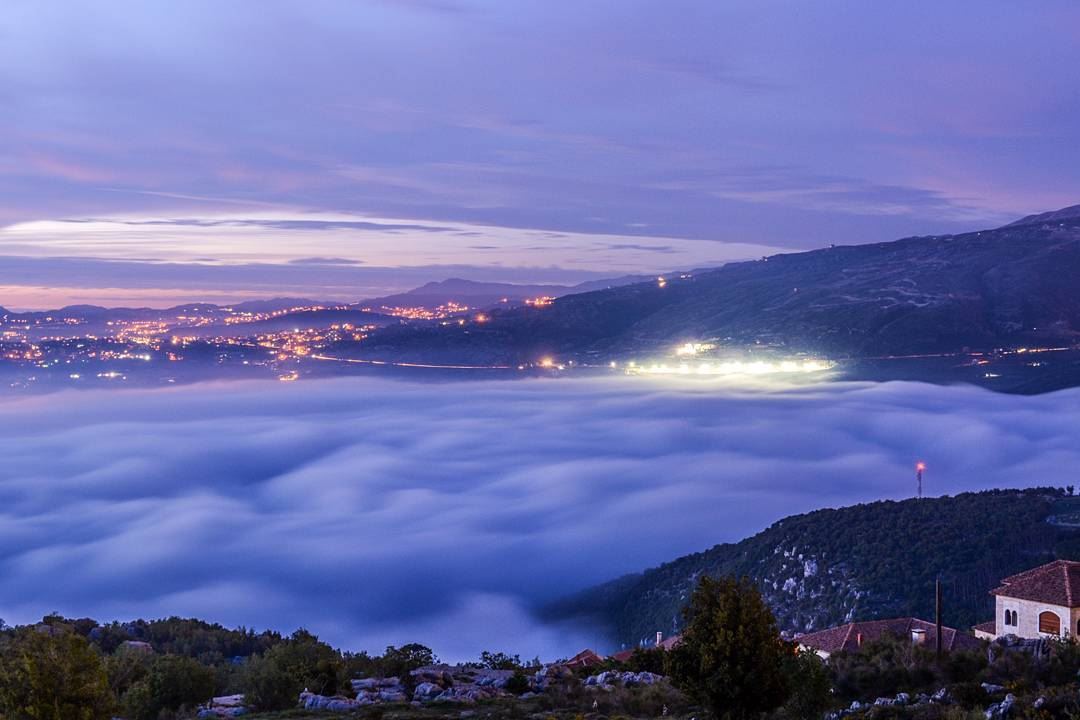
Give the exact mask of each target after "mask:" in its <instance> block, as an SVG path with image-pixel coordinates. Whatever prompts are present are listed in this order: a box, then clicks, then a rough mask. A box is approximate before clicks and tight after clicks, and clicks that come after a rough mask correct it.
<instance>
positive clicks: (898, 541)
mask: <svg viewBox="0 0 1080 720" xmlns="http://www.w3.org/2000/svg"><path fill="white" fill-rule="evenodd" d="M1078 500H1080V498H1073V497H1070V496H1069V494H1068V493H1067V492H1066V491H1064V490H1057V489H1046V488H1044V489H1039V490H1025V491H1018V490H1007V491H988V492H981V493H967V494H963V495H957V496H955V497H941V498H926V499H922V500H917V499H912V500H905V501H901V502H893V501H883V502H875V503H869V504H865V505H856V506H853V507H846V508H840V509H826V510H818V511H815V512H811V513H807V514H805V515H796V516H792V517H789V518H785V519H783V520H781V521H779V522H777V523H776V524H774V525H773V526H771V527H770V528H768V529H767V530H764V531H763V532H761V533H758V534H757V535H754V536H753V537H750V538H747V539H746V540H743V541H741V542H739V543H734V544H724V545H717V546H715V547H713V548H711V549H709V550H706V551H705V552H701V553H696V554H694V555H688V556H686V557H682V558H679V559H677V560H674V561H672V562H670V563H666V564H664V565H661V566H660V567H657V568H653V569H651V570H648V571H646V572H644V573H641V574H639V575H630V576H626V577H622V578H619V579H617V580H614V581H612V582H610V583H606V584H604V585H601V586H598V587H595V588H591V589H589V590H587V591H585V592H583V593H580V594H578V595H576V596H574V597H571V598H568V599H566V600H563V601H561V602H559V603H556V604H555V605H553V606H551V607H549V608H547V610H546V612H547V614H548V615H549V616H551V617H558V618H567V617H583V616H586V617H589V618H590V619H592V620H593V621H595V622H603V623H606V624H608V625H609V626H610V627H611V631H612V634H613V637H614V639H615V640H617V641H618V642H619V643H623V644H627V645H631V644H635V643H638V642H640V641H643V640H646V639H648V638H651V637H654V636H655V633H656V631H658V630H661V631H664V632H666V633H672V632H676V631H678V629H679V613H680V609H681V607H682V606H683V604H684V603H685V601H686V598H687V597H689V594H690V592H691V590H692V589H693V587H694V585H695V583H696V581H697V578H698V577H699V576H700V575H701V574H702V573H707V574H709V575H714V576H715V575H727V574H735V575H748V576H750V577H751V578H753V579H754V580H755V581H756V582H757V583H758V585H759V586H760V587H761V589H762V591H763V593H764V595H765V597H766V599H767V601H768V602H769V604H770V605H771V607H772V609H773V611H774V612H775V613H776V616H777V620H778V621H779V623H780V627H781V629H783V630H784V631H785V632H787V633H797V632H805V631H808V630H812V629H818V628H823V627H828V626H830V625H834V624H838V623H842V622H845V621H848V620H853V619H855V620H863V619H873V618H884V617H892V616H902V615H916V616H921V617H925V618H929V617H932V615H933V608H934V581H935V579H936V578H938V577H940V578H941V580H942V584H943V588H944V601H945V610H944V614H945V621H946V623H947V624H950V625H953V626H956V627H968V626H970V625H973V624H975V623H977V622H980V621H982V620H986V619H989V618H990V617H992V608H993V605H992V603H991V598H990V596H989V594H988V592H989V590H990V589H991V588H993V587H994V586H995V584H996V583H997V581H998V580H1000V579H1001V578H1002V577H1005V576H1007V575H1010V574H1013V573H1015V572H1018V571H1020V570H1023V569H1025V568H1028V567H1032V566H1034V565H1038V564H1040V563H1043V562H1047V561H1049V560H1051V559H1054V558H1056V557H1065V558H1080V531H1078V530H1076V529H1074V528H1073V527H1071V526H1068V525H1065V524H1062V523H1061V522H1058V521H1053V519H1054V517H1055V516H1056V517H1057V518H1062V517H1065V516H1066V514H1067V513H1070V512H1075V508H1074V507H1073V505H1074V504H1075V503H1076V502H1077V501H1078ZM1048 520H1050V521H1048Z"/></svg>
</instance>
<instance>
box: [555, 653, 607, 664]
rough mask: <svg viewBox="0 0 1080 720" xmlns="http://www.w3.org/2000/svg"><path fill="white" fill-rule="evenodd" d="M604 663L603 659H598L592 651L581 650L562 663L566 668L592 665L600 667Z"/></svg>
mask: <svg viewBox="0 0 1080 720" xmlns="http://www.w3.org/2000/svg"><path fill="white" fill-rule="evenodd" d="M603 662H604V658H602V657H600V656H599V655H598V654H596V653H595V652H594V651H592V650H582V651H581V652H579V653H578V654H577V655H575V656H574V657H572V658H570V659H569V660H567V661H566V662H564V663H563V665H565V666H566V667H590V666H592V665H600V664H601V663H603Z"/></svg>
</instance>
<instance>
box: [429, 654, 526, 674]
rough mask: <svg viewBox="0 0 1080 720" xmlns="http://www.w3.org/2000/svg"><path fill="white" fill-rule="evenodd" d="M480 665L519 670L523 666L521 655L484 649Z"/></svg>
mask: <svg viewBox="0 0 1080 720" xmlns="http://www.w3.org/2000/svg"><path fill="white" fill-rule="evenodd" d="M432 657H434V656H432ZM480 667H485V668H488V669H490V670H517V669H519V668H520V667H521V656H520V655H508V654H507V653H504V652H495V653H493V652H488V651H487V650H484V651H483V652H482V653H480Z"/></svg>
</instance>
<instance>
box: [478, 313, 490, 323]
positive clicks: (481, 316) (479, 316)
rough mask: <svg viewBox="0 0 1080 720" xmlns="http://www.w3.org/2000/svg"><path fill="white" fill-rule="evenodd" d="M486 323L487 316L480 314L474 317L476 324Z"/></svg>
mask: <svg viewBox="0 0 1080 720" xmlns="http://www.w3.org/2000/svg"><path fill="white" fill-rule="evenodd" d="M487 321H488V316H487V315H484V314H483V313H480V314H479V315H477V316H476V322H478V323H486V322H487Z"/></svg>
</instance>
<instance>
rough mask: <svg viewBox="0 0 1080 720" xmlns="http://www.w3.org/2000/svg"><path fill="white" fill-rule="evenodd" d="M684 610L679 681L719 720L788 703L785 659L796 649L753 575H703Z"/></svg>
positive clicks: (676, 656) (676, 655)
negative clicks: (782, 631)
mask: <svg viewBox="0 0 1080 720" xmlns="http://www.w3.org/2000/svg"><path fill="white" fill-rule="evenodd" d="M683 616H684V618H685V631H684V632H683V635H682V640H681V642H680V643H679V644H678V645H677V646H676V647H675V649H674V650H673V651H672V654H671V658H670V660H671V677H672V680H673V681H674V683H675V684H676V686H678V687H679V688H680V689H681V690H683V691H684V692H686V693H687V694H688V695H690V696H691V697H693V698H694V699H695V700H697V701H698V702H700V703H701V704H702V705H704V706H705V707H706V708H707V709H708V710H709V711H710V712H711V713H712V714H713V716H714V717H716V718H718V719H719V720H749V719H750V718H757V717H759V716H761V715H762V714H763V713H766V712H769V711H771V710H774V709H776V708H777V707H779V706H780V705H782V704H783V703H784V701H785V700H786V699H787V697H788V688H787V687H786V683H785V680H784V673H783V663H784V659H785V657H786V656H787V655H788V654H790V653H792V652H793V650H792V648H791V646H790V645H789V644H788V643H785V642H784V641H783V640H782V639H781V638H780V632H779V630H778V629H777V626H776V619H775V618H774V617H773V614H772V612H771V611H770V610H769V608H768V606H767V605H766V604H765V602H764V600H762V598H761V594H760V593H759V592H758V590H757V588H756V587H755V586H754V585H753V583H752V582H751V581H750V580H749V579H747V578H743V579H741V580H736V579H734V578H720V579H716V580H714V579H712V578H709V577H707V576H702V578H701V581H700V582H699V584H698V586H697V589H696V590H695V591H694V594H693V595H692V596H691V598H690V602H689V604H688V605H687V606H686V608H685V609H684V610H683Z"/></svg>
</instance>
